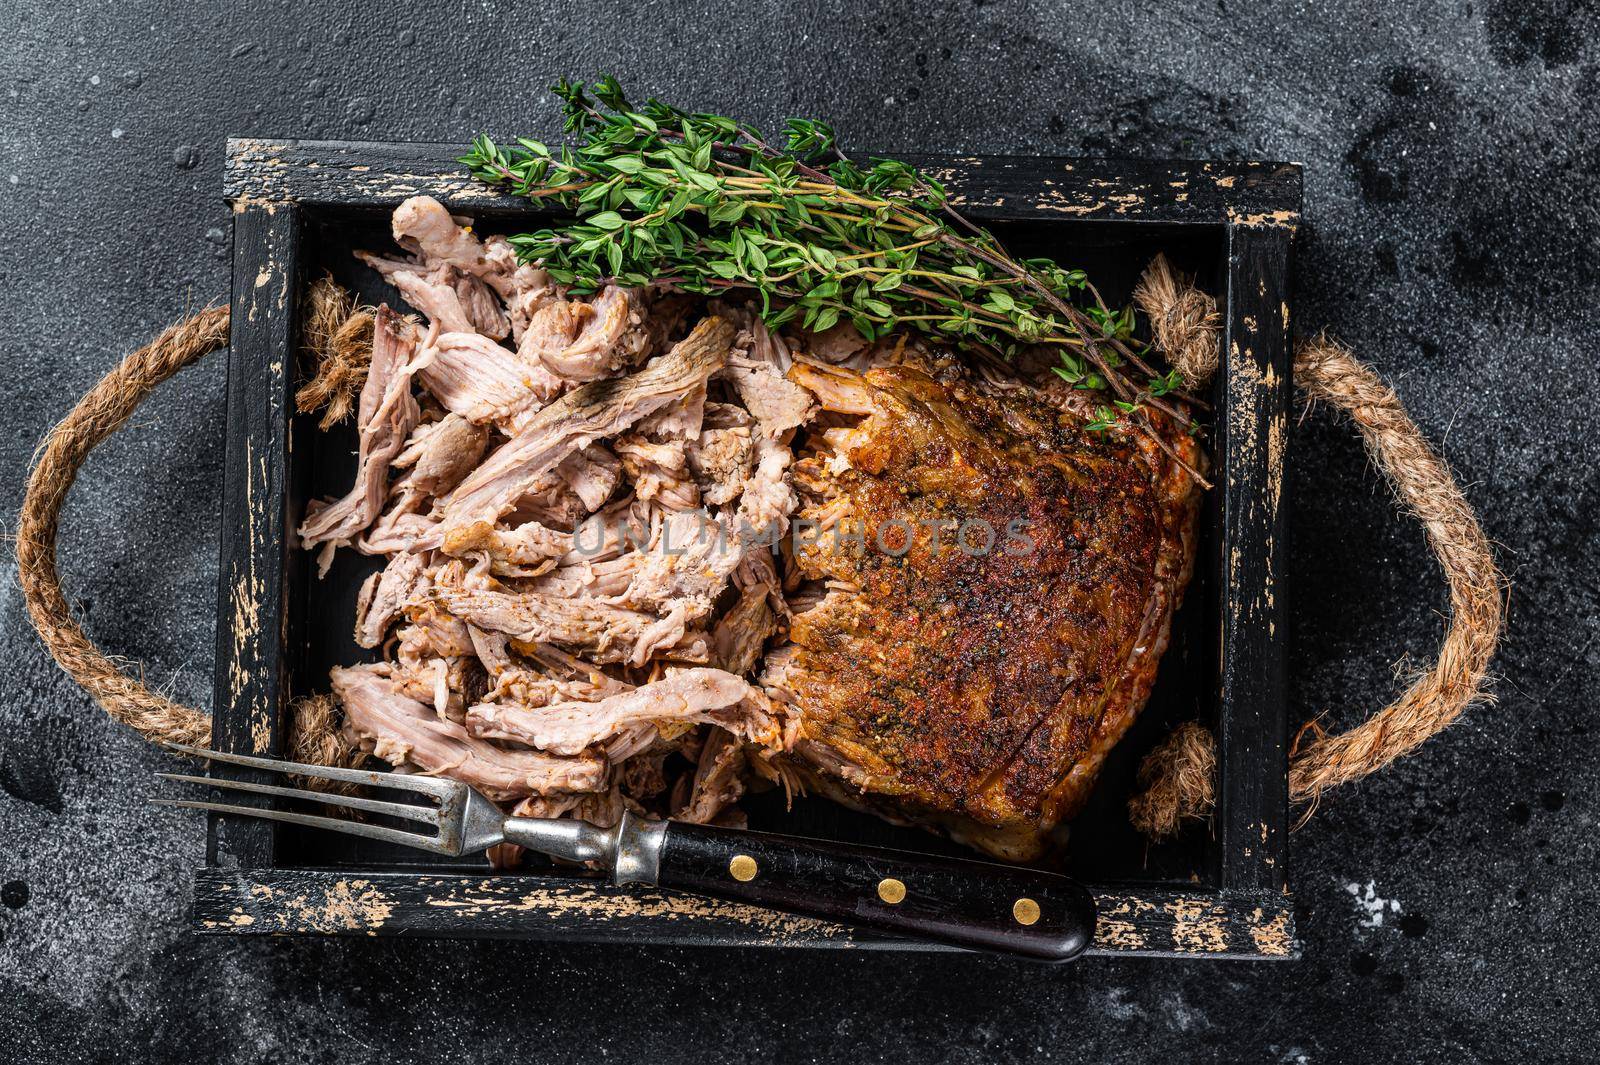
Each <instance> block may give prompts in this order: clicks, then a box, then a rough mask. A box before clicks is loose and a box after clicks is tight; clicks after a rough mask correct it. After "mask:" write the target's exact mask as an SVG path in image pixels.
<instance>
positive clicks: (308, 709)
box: [17, 291, 358, 765]
mask: <svg viewBox="0 0 1600 1065" xmlns="http://www.w3.org/2000/svg"><path fill="white" fill-rule="evenodd" d="M313 297H314V298H315V299H317V300H318V302H319V306H320V303H321V301H323V300H325V299H326V298H327V296H326V295H324V296H322V297H317V296H316V293H315V291H314V292H313ZM324 309H325V308H324ZM343 309H344V311H345V313H346V314H349V315H355V314H357V313H358V310H357V309H355V308H351V307H345V308H343ZM227 345H228V308H227V307H226V306H222V307H216V306H212V307H207V308H206V309H205V310H203V311H201V312H199V313H198V314H195V315H193V316H191V317H189V318H186V319H184V320H183V321H181V322H179V323H177V324H176V325H173V326H171V327H169V328H168V329H166V330H165V331H164V332H163V333H162V334H161V335H160V336H158V337H156V339H155V340H153V341H151V342H150V343H149V344H147V345H145V346H144V347H142V348H140V349H139V350H138V351H135V352H134V353H133V354H131V355H129V356H128V357H127V358H125V359H123V360H122V362H121V363H119V364H118V365H117V367H116V368H115V369H113V370H112V371H111V372H110V373H108V374H106V375H105V376H104V377H103V378H101V379H100V381H99V383H97V384H96V385H95V386H94V387H93V388H91V389H90V390H89V392H88V394H87V395H85V396H84V397H83V398H82V399H81V400H79V401H78V404H77V406H75V407H73V408H72V410H71V412H70V413H68V414H67V416H66V417H65V418H63V419H61V421H60V423H59V424H57V425H56V426H55V428H53V429H51V430H50V432H49V434H48V435H47V436H45V438H44V440H43V441H42V442H41V443H40V445H39V448H38V450H37V452H36V453H35V461H34V466H33V470H32V472H31V473H30V474H29V476H28V489H27V492H26V493H25V494H24V496H23V500H22V512H21V515H20V517H19V519H18V522H17V575H18V583H19V584H20V585H21V586H22V598H23V601H24V602H25V603H26V604H27V607H28V614H29V616H30V617H31V618H32V619H33V626H34V628H35V629H37V630H38V632H39V637H40V639H42V640H43V641H44V645H45V647H46V648H47V649H48V650H49V651H50V654H51V655H52V656H53V657H54V658H55V660H56V661H57V662H58V663H60V665H61V668H62V669H64V670H66V671H67V674H68V675H69V676H70V677H72V679H73V680H74V681H76V682H77V683H78V685H79V686H80V687H82V688H83V689H84V690H85V691H87V692H88V693H89V694H90V695H92V696H94V699H95V701H96V702H98V703H99V704H100V706H101V707H102V708H103V709H104V710H105V712H106V713H108V714H110V715H111V716H112V717H113V718H115V719H116V720H118V721H120V722H122V723H123V724H125V725H127V726H129V727H130V728H132V729H133V730H134V731H136V732H138V733H139V734H140V735H142V736H144V737H145V738H146V739H148V740H151V741H153V742H155V743H177V744H183V745H186V746H196V747H205V746H208V745H209V744H210V742H211V715H209V714H207V713H205V712H204V711H202V710H197V709H195V708H194V707H190V706H184V705H182V704H180V703H175V702H173V701H172V700H171V699H168V698H166V697H165V696H163V695H161V694H159V693H158V692H154V691H151V690H150V688H148V687H147V686H145V684H144V683H143V681H141V680H139V679H138V678H136V677H134V676H130V675H129V674H127V673H125V672H124V671H123V669H122V667H121V664H120V663H119V662H118V661H116V660H115V659H113V658H111V657H110V656H108V655H106V654H105V653H104V652H103V651H101V650H100V649H99V648H98V647H96V646H95V644H94V641H93V640H91V639H90V638H89V636H88V634H87V633H85V632H84V631H83V627H82V626H81V625H79V624H78V622H77V621H76V620H75V619H74V618H73V616H72V609H71V607H70V606H69V605H68V603H67V597H66V595H65V594H64V593H63V592H62V590H61V574H60V572H59V571H58V570H57V568H56V539H57V536H58V534H59V532H60V522H61V507H62V505H63V504H64V503H65V502H66V498H67V493H68V492H69V491H71V489H72V485H73V482H74V481H75V480H76V479H77V476H78V470H79V469H81V468H82V466H83V463H84V461H85V460H86V459H88V457H89V454H90V453H91V452H92V451H94V449H95V448H97V447H99V446H100V445H101V444H102V443H104V442H105V441H106V439H107V438H109V437H110V436H111V435H112V434H113V433H115V432H116V431H117V430H118V429H120V428H122V426H123V424H124V423H126V422H127V420H128V418H129V416H130V415H132V414H133V412H134V410H135V409H136V408H137V407H138V406H139V404H140V403H142V402H143V401H144V399H145V397H146V396H148V395H149V394H150V393H151V392H152V391H153V390H154V389H155V387H156V386H157V385H159V384H161V382H163V381H165V380H166V379H167V378H169V377H172V376H173V375H174V374H176V373H178V371H180V370H182V369H183V368H184V367H186V366H188V365H189V364H190V363H193V362H195V361H197V360H198V359H201V358H203V357H204V356H206V355H208V354H210V353H211V352H213V351H217V350H219V349H222V348H225V347H227ZM336 713H337V707H336V706H334V704H333V700H331V699H329V698H327V697H320V698H319V697H313V698H310V699H301V700H298V701H297V702H296V703H295V705H294V707H293V720H292V722H291V725H290V730H289V749H290V756H291V757H292V758H294V759H295V760H296V761H301V762H312V763H315V764H318V765H346V764H349V763H350V762H351V761H352V759H353V758H354V757H355V754H354V752H353V751H352V750H351V747H350V744H349V743H348V742H347V741H346V740H345V739H344V737H343V736H342V735H341V734H340V733H339V732H338V731H337V730H336V729H335V727H334V721H335V720H336Z"/></svg>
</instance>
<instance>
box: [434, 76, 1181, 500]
mask: <svg viewBox="0 0 1600 1065" xmlns="http://www.w3.org/2000/svg"><path fill="white" fill-rule="evenodd" d="M554 92H555V93H556V94H557V95H558V96H560V97H561V99H562V100H563V101H564V104H565V107H564V113H565V131H566V132H567V133H568V134H572V135H574V136H575V142H574V143H566V144H562V145H558V146H555V147H551V146H549V145H546V144H544V143H542V142H540V141H536V140H531V139H528V138H518V139H517V141H516V143H515V144H514V145H500V144H497V143H495V142H494V141H493V140H491V139H490V138H488V137H487V136H480V137H478V138H477V139H476V140H475V141H474V142H473V145H472V150H471V151H470V152H469V153H468V154H467V155H465V156H463V157H462V159H461V160H460V161H461V163H462V164H463V165H465V166H467V167H468V168H469V169H470V170H471V172H472V174H473V175H474V176H475V177H476V178H478V179H479V180H481V181H485V182H488V183H491V184H495V185H501V186H505V187H507V188H509V189H510V190H511V191H512V192H514V193H516V194H518V195H521V196H524V197H527V198H529V199H533V200H540V201H547V202H553V203H555V204H557V205H559V206H560V207H562V208H565V209H566V210H568V211H570V212H572V213H573V214H574V215H576V219H575V220H574V221H572V222H569V223H566V224H564V225H561V226H559V227H553V228H549V229H541V230H538V231H536V232H533V233H524V234H520V235H518V236H514V237H511V238H510V240H511V243H512V245H513V246H514V247H515V248H516V250H517V253H518V256H519V257H520V258H521V260H522V261H524V262H533V261H538V262H541V263H542V264H543V265H544V267H545V269H546V270H548V271H549V272H550V275H551V276H552V277H553V278H555V279H556V280H557V281H558V282H560V283H562V284H565V285H567V286H570V288H571V290H572V291H573V292H576V293H579V294H583V293H588V292H593V291H595V290H597V289H598V288H599V287H600V286H602V285H604V284H607V283H616V284H620V285H629V286H647V285H648V286H656V287H662V288H671V289H675V290H679V291H684V292H693V293H703V294H720V293H725V292H728V291H729V290H748V291H750V292H751V293H753V294H754V295H755V296H756V297H757V298H758V299H759V300H760V305H761V315H762V317H763V319H764V320H765V321H766V323H767V325H768V326H769V327H771V328H774V329H777V328H780V327H782V326H784V325H786V324H789V323H791V322H795V321H798V322H799V324H800V325H801V326H802V327H804V328H807V329H812V330H817V331H822V330H825V329H829V328H831V327H832V326H834V325H835V324H836V323H838V322H840V321H848V322H850V323H851V324H852V325H854V326H855V328H856V329H857V330H858V331H859V332H860V333H861V335H862V336H864V337H866V338H867V339H868V340H872V339H875V338H877V337H880V336H882V335H884V334H886V333H888V332H890V331H893V330H895V329H898V328H911V329H915V330H917V331H919V332H921V333H924V334H926V335H928V336H931V337H935V338H943V339H946V340H952V341H956V342H962V343H969V344H978V345H982V346H984V347H987V348H988V349H990V350H991V351H994V352H996V353H998V354H1000V355H1002V356H1004V357H1008V358H1009V357H1011V356H1014V355H1015V354H1016V353H1017V352H1018V351H1019V350H1020V349H1022V348H1024V347H1028V346H1031V345H1051V346H1054V347H1056V348H1057V349H1058V350H1059V352H1060V362H1059V364H1058V365H1057V366H1056V367H1054V369H1055V372H1056V373H1057V374H1059V375H1060V376H1061V377H1062V378H1063V379H1064V380H1066V381H1067V382H1068V383H1069V384H1071V385H1073V386H1074V387H1076V388H1080V389H1084V390H1086V391H1092V392H1096V393H1099V394H1100V395H1101V397H1102V400H1103V402H1100V403H1098V404H1097V406H1096V407H1095V417H1094V419H1093V420H1092V421H1091V422H1090V425H1089V427H1090V428H1091V429H1094V430H1097V431H1103V430H1107V429H1111V428H1114V427H1115V428H1120V429H1129V428H1133V429H1142V430H1144V431H1146V432H1148V433H1149V434H1150V435H1151V436H1152V438H1154V439H1155V440H1156V441H1157V442H1158V443H1160V444H1161V445H1162V446H1163V447H1165V446H1166V444H1165V441H1163V440H1162V439H1161V437H1160V434H1158V433H1155V432H1154V430H1153V429H1152V427H1151V425H1150V422H1149V411H1148V409H1147V408H1155V409H1159V410H1162V411H1164V412H1165V413H1167V414H1168V415H1169V416H1171V417H1173V418H1174V419H1176V420H1177V421H1178V422H1179V423H1180V424H1183V425H1185V426H1188V425H1190V419H1189V416H1188V414H1187V412H1186V411H1185V410H1184V409H1183V406H1182V402H1183V401H1187V400H1188V398H1189V397H1185V396H1183V395H1182V393H1181V392H1179V390H1178V389H1179V382H1178V378H1177V375H1176V374H1175V373H1173V372H1170V371H1161V370H1158V369H1156V368H1155V367H1154V366H1153V365H1152V364H1151V360H1150V358H1149V351H1148V349H1147V348H1146V347H1145V346H1143V345H1141V344H1140V343H1138V342H1137V341H1135V340H1134V337H1133V331H1134V318H1133V309H1132V308H1131V307H1129V308H1124V309H1123V310H1121V311H1113V310H1111V309H1110V308H1108V307H1107V306H1106V305H1105V303H1104V301H1102V300H1101V299H1100V296H1099V293H1098V292H1096V291H1095V289H1094V287H1093V286H1092V285H1091V284H1090V283H1089V280H1088V278H1087V277H1086V276H1085V274H1084V272H1083V271H1081V270H1068V269H1064V268H1062V267H1061V266H1058V265H1057V264H1056V263H1054V262H1052V261H1051V260H1049V259H1042V258H1033V259H1014V258H1012V257H1011V255H1010V254H1009V253H1007V252H1006V250H1005V249H1004V248H1003V247H1002V246H1001V244H1000V242H999V241H998V240H997V239H996V238H995V237H994V236H993V235H992V234H990V233H989V232H988V231H987V230H985V229H982V228H981V227H979V226H977V225H974V224H973V223H972V222H970V221H969V220H967V219H966V218H965V217H963V216H962V215H961V214H960V213H959V212H958V211H957V210H956V208H955V207H954V205H953V204H951V202H950V198H949V196H948V194H947V193H946V191H945V188H944V186H943V185H941V184H940V183H939V182H938V181H936V180H934V179H933V178H931V177H929V176H928V175H925V174H921V173H919V172H918V171H916V170H915V169H913V168H912V167H911V166H909V165H907V164H906V163H902V162H899V161H896V160H893V159H872V160H870V161H869V162H867V163H866V164H861V163H857V162H855V161H852V160H851V159H849V158H847V157H846V156H845V155H844V154H843V153H841V152H840V151H839V149H838V146H837V138H836V136H835V134H834V131H833V130H832V128H831V127H829V126H828V125H827V124H825V123H822V122H817V121H814V120H808V119H791V120H790V121H789V122H788V125H787V129H786V134H787V136H786V138H785V142H784V145H783V147H782V148H781V149H779V148H776V147H774V146H772V145H771V144H769V143H768V142H767V141H765V140H764V139H763V138H762V136H761V134H760V133H759V132H758V131H757V130H756V129H754V128H753V127H751V126H748V125H746V124H744V123H741V122H738V121H735V120H734V119H731V118H726V117H724V116H721V115H712V114H701V113H691V112H686V111H682V110H680V109H678V108H676V107H672V106H670V105H668V104H665V103H662V102H661V101H659V100H655V99H651V100H649V101H648V102H646V103H645V104H644V105H642V106H640V107H637V108H636V107H634V106H633V105H632V104H630V103H629V101H628V99H627V97H626V96H625V95H624V94H623V91H622V88H621V86H620V85H618V84H617V82H616V80H615V79H613V78H611V77H609V76H608V77H604V78H601V79H600V80H599V81H598V82H596V83H595V84H594V85H593V86H592V87H591V86H588V85H585V84H583V83H581V82H569V81H565V80H563V81H562V82H561V83H560V84H559V85H556V86H554ZM591 93H592V94H593V95H592V98H591V95H590V94H591ZM1079 301H1082V302H1083V306H1080V305H1079ZM1174 400H1178V401H1180V402H1176V403H1175V402H1173V401H1174ZM1130 423H1131V424H1130ZM1174 457H1176V456H1174ZM1195 476H1196V477H1197V478H1198V477H1199V474H1198V473H1196V474H1195Z"/></svg>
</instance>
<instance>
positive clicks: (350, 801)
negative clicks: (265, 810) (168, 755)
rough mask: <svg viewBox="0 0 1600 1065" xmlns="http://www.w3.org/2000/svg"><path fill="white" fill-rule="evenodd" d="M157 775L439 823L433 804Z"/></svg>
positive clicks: (186, 782)
mask: <svg viewBox="0 0 1600 1065" xmlns="http://www.w3.org/2000/svg"><path fill="white" fill-rule="evenodd" d="M156 776H158V777H160V778H161V779H163V780H176V781H179V782H181V783H184V784H204V785H208V786H210V787H213V788H232V789H233V790H234V791H253V792H255V793H256V794H257V795H281V796H282V797H283V798H285V799H305V800H307V801H310V802H320V803H324V804H326V805H328V806H345V807H348V808H350V809H352V810H366V811H367V812H368V813H375V814H388V815H389V816H390V817H404V818H406V819H407V820H410V821H421V822H422V823H423V824H427V825H437V824H438V823H439V809H438V807H436V806H413V805H411V804H410V803H404V802H384V801H383V800H381V799H363V798H360V797H359V796H355V795H330V794H327V793H325V792H320V791H312V790H311V789H309V788H280V787H278V786H277V785H274V784H257V783H254V782H253V781H249V780H230V779H229V778H227V777H192V776H186V775H184V774H182V773H157V774H156Z"/></svg>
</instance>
